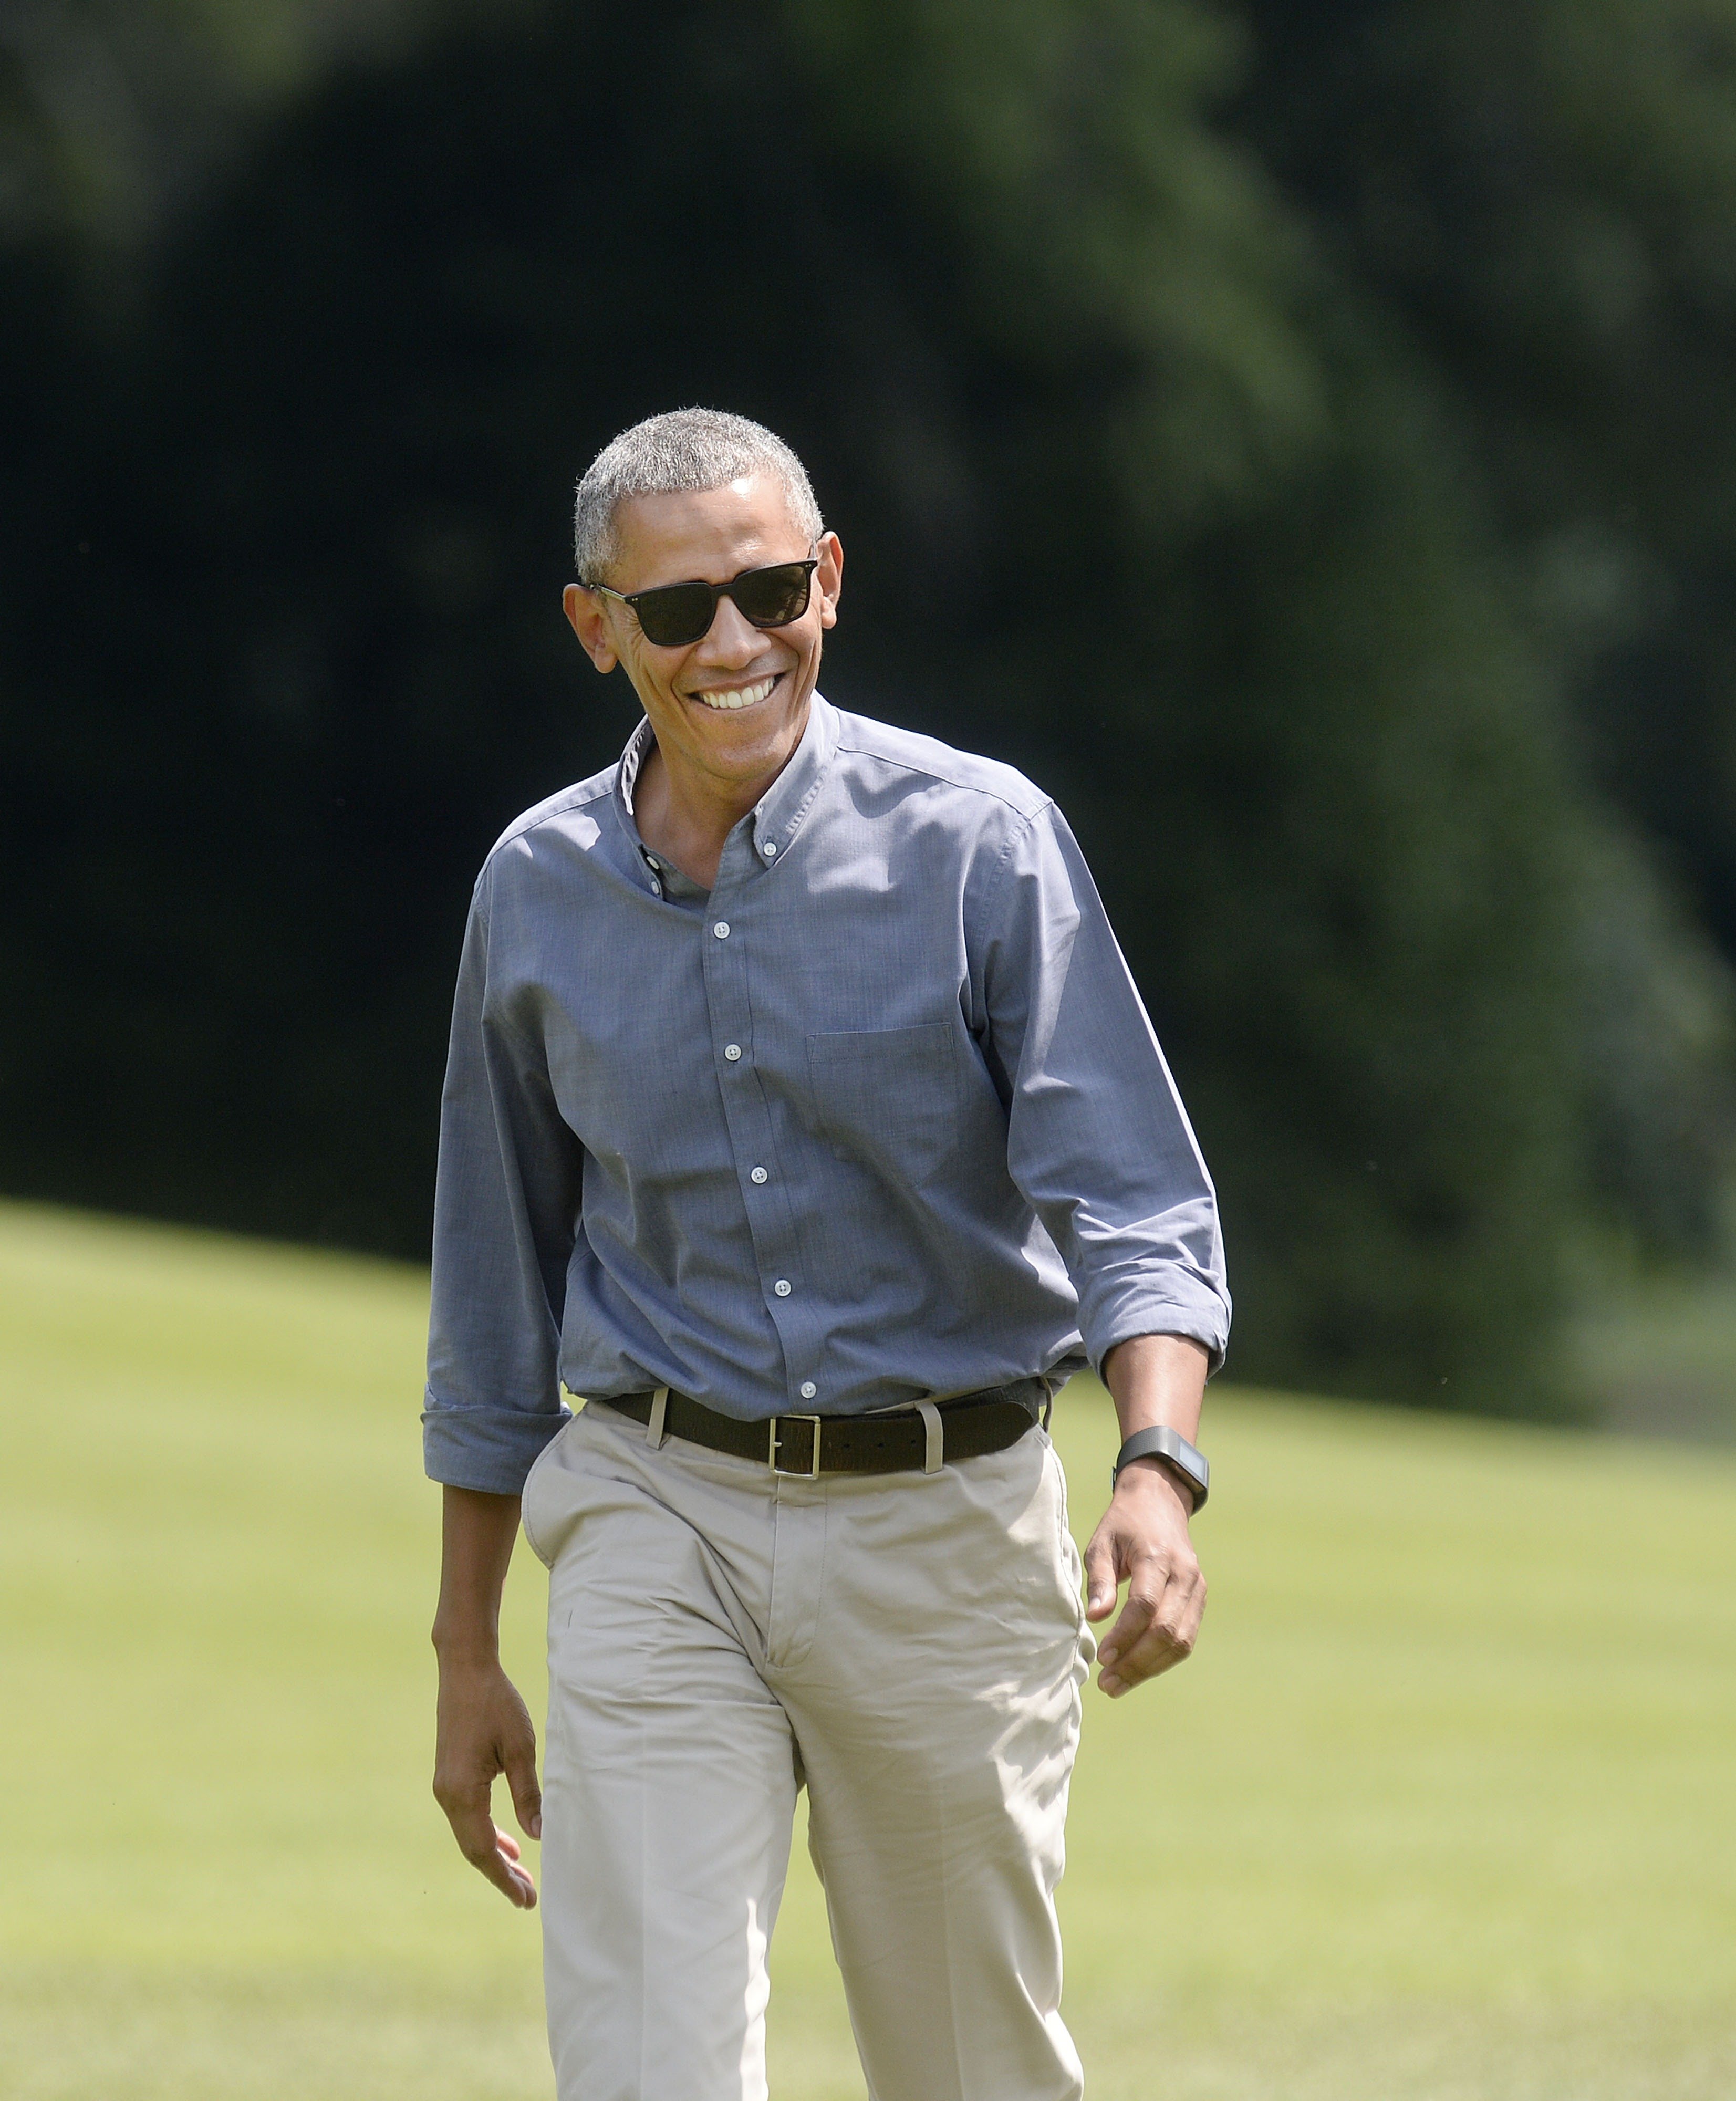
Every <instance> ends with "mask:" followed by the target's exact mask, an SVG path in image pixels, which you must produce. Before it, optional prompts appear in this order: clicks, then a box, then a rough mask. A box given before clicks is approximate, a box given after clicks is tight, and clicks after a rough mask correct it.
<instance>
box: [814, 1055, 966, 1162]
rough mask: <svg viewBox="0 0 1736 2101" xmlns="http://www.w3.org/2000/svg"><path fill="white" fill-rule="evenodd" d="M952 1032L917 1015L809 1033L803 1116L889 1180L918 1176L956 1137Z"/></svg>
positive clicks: (957, 1079)
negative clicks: (898, 1024) (893, 1022)
mask: <svg viewBox="0 0 1736 2101" xmlns="http://www.w3.org/2000/svg"><path fill="white" fill-rule="evenodd" d="M954 1034H955V1032H954V1029H953V1028H950V1026H949V1025H948V1024H946V1023H945V1022H944V1021H924V1022H919V1023H917V1024H916V1025H915V1026H914V1027H913V1028H851V1029H840V1030H835V1031H831V1032H830V1033H826V1034H825V1035H821V1036H810V1037H808V1101H807V1103H806V1104H805V1108H806V1115H805V1117H804V1121H807V1122H808V1124H809V1125H810V1126H811V1127H812V1129H813V1131H814V1134H815V1135H816V1136H817V1137H818V1138H820V1139H822V1140H824V1142H825V1143H826V1144H827V1145H829V1146H830V1148H831V1149H832V1151H833V1152H835V1154H837V1155H838V1157H839V1158H840V1159H843V1160H852V1161H860V1162H861V1163H862V1164H863V1165H864V1166H868V1167H870V1168H872V1169H874V1170H876V1171H877V1172H878V1173H879V1174H880V1175H881V1176H883V1178H885V1179H888V1180H891V1181H894V1182H919V1181H921V1180H922V1179H923V1177H924V1176H925V1175H926V1174H928V1173H929V1172H931V1171H932V1170H933V1169H935V1168H936V1167H937V1166H939V1165H940V1164H941V1162H942V1161H945V1158H946V1157H947V1156H948V1154H949V1153H950V1152H951V1150H952V1149H953V1148H954V1146H955V1145H956V1144H957V1143H958V1139H959V1121H960V1112H961V1110H962V1108H963V1074H962V1073H961V1070H960V1066H959V1046H958V1045H957V1044H956V1043H955V1042H954Z"/></svg>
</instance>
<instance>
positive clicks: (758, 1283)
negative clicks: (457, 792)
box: [423, 694, 1229, 1494]
mask: <svg viewBox="0 0 1736 2101" xmlns="http://www.w3.org/2000/svg"><path fill="white" fill-rule="evenodd" d="M648 736H649V723H644V722H641V723H640V724H639V725H637V726H636V727H635V731H634V732H633V736H632V737H631V738H630V739H629V741H628V744H627V750H626V751H625V752H623V754H622V759H621V760H620V761H618V763H617V764H616V765H615V766H614V767H612V768H610V769H609V771H608V772H606V773H603V774H599V775H596V776H593V777H592V778H591V780H589V781H584V782H582V783H580V784H579V785H578V786H577V787H575V788H572V789H569V790H565V791H564V792H563V793H562V794H559V795H556V796H552V797H551V798H548V800H547V802H545V803H541V804H538V806H536V807H535V808H534V809H533V810H531V811H529V812H525V815H524V816H522V817H520V819H519V820H517V821H516V823H515V824H514V825H511V826H509V827H508V828H507V831H506V832H505V833H503V834H502V837H501V839H500V841H499V842H498V843H497V845H496V847H495V848H494V851H493V852H491V854H490V855H489V858H488V860H487V861H486V862H485V865H484V869H483V872H482V876H481V877H480V878H479V879H478V884H477V887H476V892H475V895H474V896H473V898H472V909H471V916H470V923H469V927H468V929H467V934H466V939H465V946H464V953H463V961H462V963H461V966H460V970H459V975H458V991H457V995H456V997H455V1000H454V1012H453V1028H452V1038H451V1046H450V1050H449V1061H448V1069H447V1077H446V1085H445V1092H444V1096H443V1102H442V1122H441V1152H440V1172H439V1179H438V1189H437V1193H436V1218H435V1245H434V1275H433V1310H432V1320H431V1323H430V1331H429V1350H428V1384H427V1404H426V1409H425V1412H424V1416H423V1422H424V1425H425V1447H426V1459H427V1467H428V1471H429V1472H430V1473H431V1474H432V1475H434V1476H435V1478H436V1479H437V1480H445V1481H451V1482H454V1483H455V1484H458V1485H461V1486H465V1487H470V1488H485V1489H488V1490H489V1491H491V1492H493V1493H503V1494H511V1493H517V1492H518V1491H519V1490H520V1488H521V1487H522V1484H523V1481H524V1478H525V1474H526V1473H527V1472H528V1471H529V1466H530V1465H531V1464H532V1462H534V1459H535V1458H536V1457H537V1455H538V1453H539V1452H540V1451H541V1450H542V1447H543V1446H544V1445H545V1444H546V1443H547V1440H549V1438H550V1437H551V1436H552V1435H554V1434H555V1432H556V1431H557V1430H558V1429H559V1427H560V1424H561V1422H563V1421H564V1420H565V1417H566V1413H567V1409H566V1407H565V1403H564V1401H563V1400H562V1398H561V1392H562V1388H563V1387H565V1389H566V1390H567V1391H569V1392H570V1393H572V1394H574V1395H582V1396H587V1397H596V1398H598V1399H604V1400H606V1399H609V1398H611V1397H614V1396H621V1395H622V1394H626V1393H630V1392H638V1391H644V1390H645V1389H646V1388H647V1387H654V1386H658V1385H668V1386H671V1387H675V1388H677V1389H678V1390H679V1391H684V1392H687V1393H689V1394H692V1395H693V1396H695V1397H696V1398H697V1399H698V1400H702V1401H704V1402H705V1403H706V1404H708V1405H709V1406H711V1407H713V1408H715V1409H720V1410H722V1411H723V1412H724V1413H728V1414H733V1415H735V1416H737V1417H739V1418H744V1419H750V1420H751V1419H759V1418H764V1417H766V1416H768V1415H772V1414H775V1413H785V1412H793V1411H798V1410H799V1411H801V1412H804V1413H822V1414H851V1413H860V1412H861V1411H863V1410H866V1409H870V1408H883V1407H887V1406H888V1405H897V1404H899V1403H900V1402H901V1401H908V1400H916V1399H919V1398H921V1397H922V1396H923V1395H925V1394H928V1393H932V1392H960V1391H968V1390H970V1389H971V1388H972V1387H977V1386H991V1385H996V1384H999V1383H1001V1382H1003V1381H1005V1380H1008V1379H1012V1378H1023V1377H1026V1376H1029V1375H1031V1374H1048V1375H1052V1376H1057V1377H1058V1376H1065V1374H1066V1373H1068V1372H1069V1371H1071V1370H1073V1369H1077V1368H1078V1367H1079V1366H1081V1365H1083V1364H1084V1363H1086V1362H1087V1360H1088V1361H1091V1362H1092V1363H1096V1364H1100V1363H1101V1360H1102V1358H1103V1356H1105V1354H1106V1353H1107V1351H1109V1349H1111V1348H1113V1347H1114V1345H1115V1344H1116V1343H1117V1342H1121V1341H1123V1340H1126V1339H1127V1338H1128V1337H1129V1336H1131V1335H1133V1334H1140V1333H1145V1332H1149V1331H1150V1330H1151V1329H1152V1328H1153V1327H1154V1326H1155V1327H1157V1328H1160V1329H1164V1330H1167V1331H1169V1332H1176V1333H1181V1334H1191V1335H1193V1336H1194V1337H1196V1338H1198V1340H1199V1341H1200V1342H1202V1343H1203V1344H1204V1345H1205V1346H1206V1347H1207V1350H1208V1351H1210V1352H1211V1356H1212V1358H1213V1360H1214V1363H1216V1360H1218V1359H1219V1358H1220V1356H1221V1355H1222V1352H1223V1349H1224V1343H1225V1340H1226V1338H1227V1334H1228V1329H1229V1296H1228V1292H1227V1289H1226V1288H1225V1285H1224V1266H1223V1253H1222V1245H1221V1239H1220V1232H1219V1227H1218V1222H1217V1213H1216V1198H1215V1196H1214V1193H1213V1191H1212V1187H1211V1179H1210V1177H1209V1176H1208V1175H1207V1172H1206V1169H1205V1166H1204V1162H1203V1161H1202V1159H1201V1157H1200V1155H1199V1150H1198V1145H1197V1143H1195V1141H1194V1138H1193V1132H1192V1130H1191V1129H1190V1128H1189V1125H1188V1122H1187V1119H1186V1116H1185V1112H1184V1111H1183V1109H1182V1107H1181V1104H1180V1099H1179V1098H1178V1096H1177V1095H1176V1090H1175V1086H1174V1083H1173V1081H1172V1080H1171V1077H1170V1074H1169V1072H1168V1069H1167V1066H1166V1065H1165V1064H1164V1062H1163V1058H1162V1052H1161V1050H1159V1049H1158V1044H1157V1040H1156V1038H1155V1037H1154V1035H1153V1033H1152V1031H1151V1026H1150V1023H1149V1020H1148V1019H1147V1017H1146V1015H1145V1009H1144V1007H1143V1006H1142V1005H1141V1003H1140V998H1139V995H1138V993H1137V991H1136V989H1135V988H1134V986H1133V984H1132V981H1131V978H1130V977H1129V975H1128V974H1127V967H1126V965H1125V963H1124V962H1123V959H1122V957H1121V953H1120V950H1119V949H1118V947H1117V945H1116V943H1115V939H1114V934H1113V933H1112V931H1110V929H1109V924H1108V921H1107V919H1106V918H1105V914H1104V913H1103V909H1102V905H1101V902H1100V900H1099V899H1098V897H1097V894H1096V887H1095V886H1094V885H1093V884H1092V881H1091V878H1090V874H1089V872H1088V871H1087V869H1086V866H1085V864H1084V860H1083V856H1081V855H1080V854H1079V851H1078V846H1077V844H1076V843H1075V842H1074V839H1073V837H1072V834H1071V833H1070V832H1069V830H1068V829H1067V826H1066V824H1065V820H1064V819H1063V818H1062V816H1061V813H1060V812H1059V811H1058V810H1057V809H1056V807H1055V806H1054V804H1053V803H1052V801H1051V800H1050V798H1048V797H1047V796H1046V795H1044V794H1042V792H1041V791H1040V790H1037V789H1035V788H1034V787H1033V786H1032V785H1031V784H1030V783H1029V782H1028V781H1024V779H1023V777H1022V776H1019V775H1017V774H1016V773H1015V772H1013V771H1012V768H1010V767H1004V766H1002V765H1000V764H999V763H997V762H995V761H992V760H988V759H976V758H974V757H972V756H971V755H970V754H961V753H955V752H952V751H950V749H949V748H948V747H947V746H945V745H939V744H937V743H935V742H934V741H933V740H932V739H928V738H923V737H919V736H914V735H912V734H911V733H910V732H905V731H901V730H898V729H896V728H889V727H887V726H885V725H882V724H879V723H872V722H869V721H867V720H866V719H862V718H860V717H855V716H840V715H839V714H838V713H837V711H836V710H834V709H832V708H831V707H830V705H829V704H828V703H827V702H826V701H824V700H823V699H822V698H821V697H820V696H819V695H818V694H816V695H815V696H814V697H813V702H812V705H811V714H810V719H809V721H808V724H807V726H806V728H805V729H804V735H803V737H802V740H801V741H800V743H799V745H798V747H797V750H796V752H795V754H793V755H792V758H791V759H790V764H789V765H788V766H787V767H786V768H785V769H784V772H782V774H780V775H779V776H778V778H777V781H774V782H773V784H772V786H771V787H770V788H769V789H768V790H767V791H766V794H765V795H764V796H763V797H762V798H760V801H759V803H758V804H757V805H756V807H755V810H754V811H753V812H751V813H750V815H749V816H747V817H746V818H745V819H744V820H743V821H742V826H741V827H740V828H739V829H738V830H737V831H734V832H732V834H731V835H730V840H729V842H728V844H727V845H726V847H725V850H724V858H723V860H722V862H721V864H720V868H719V871H718V878H717V881H716V882H715V885H714V887H713V888H712V890H711V892H710V893H709V894H707V893H706V892H705V891H702V889H701V888H700V887H699V886H698V885H697V884H693V883H692V882H691V880H690V878H682V877H681V876H680V871H679V870H676V869H672V868H668V867H665V868H664V869H663V870H662V878H661V881H659V878H658V873H657V871H656V870H655V869H653V867H652V865H651V861H652V859H653V857H652V856H650V855H649V853H648V851H647V850H646V849H645V848H644V843H643V842H642V841H641V840H640V838H639V837H638V833H637V827H636V825H635V823H634V820H633V818H632V814H631V787H632V782H633V779H634V777H635V776H636V771H637V764H638V760H639V759H640V758H642V756H643V754H644V749H645V744H646V740H647V738H648ZM895 775H896V776H901V778H902V779H903V780H904V781H906V782H907V783H914V784H916V785H896V784H895V783H894V781H892V778H891V776H895ZM604 800H607V801H608V802H609V803H610V805H611V807H612V808H613V811H614V812H615V815H616V817H617V819H618V822H617V824H616V825H613V826H611V825H607V824H606V823H605V824H604V825H602V826H601V827H599V826H598V825H597V824H596V821H595V820H594V819H593V818H592V816H591V815H590V814H589V812H591V810H593V809H594V807H595V805H596V803H598V802H599V801H604ZM798 833H799V834H800V837H801V838H802V842H803V847H802V851H801V852H799V853H796V852H795V851H790V842H791V841H792V840H793V839H794V838H795V837H796V836H797V834H798ZM768 842H770V843H776V844H777V847H778V849H779V850H778V851H777V853H776V855H775V856H774V855H771V854H768V853H767V852H766V851H765V848H766V845H767V843H768ZM507 846H511V847H514V848H515V849H516V851H513V852H512V853H511V854H510V855H507V854H504V853H503V851H502V849H503V847H507Z"/></svg>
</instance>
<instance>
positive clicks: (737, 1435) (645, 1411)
mask: <svg viewBox="0 0 1736 2101" xmlns="http://www.w3.org/2000/svg"><path fill="white" fill-rule="evenodd" d="M659 1399H661V1400H662V1404H663V1407H662V1418H661V1420H658V1400H659ZM602 1404H603V1406H604V1407H605V1408H613V1409H618V1411H619V1413H622V1415H626V1416H631V1418H632V1419H633V1421H634V1422H643V1423H644V1424H645V1425H646V1426H648V1427H649V1428H650V1429H651V1430H652V1431H653V1442H654V1443H656V1444H662V1441H663V1438H664V1437H665V1436H671V1437H680V1438H684V1439H685V1440H686V1441H687V1442H688V1443H689V1444H703V1445H704V1446H705V1447H706V1449H707V1450H709V1451H712V1452H732V1453H734V1454H735V1456H736V1457H737V1458H738V1459H757V1460H758V1461H759V1462H760V1464H761V1465H762V1466H769V1467H770V1468H771V1469H772V1471H773V1473H777V1474H800V1475H805V1476H806V1477H807V1478H808V1480H817V1479H818V1478H819V1476H820V1475H821V1474H905V1473H914V1472H915V1471H917V1470H918V1469H919V1468H920V1469H921V1470H922V1471H923V1472H924V1473H929V1474H932V1473H937V1472H938V1471H940V1469H941V1466H943V1465H944V1464H945V1462H946V1461H947V1460H948V1459H974V1458H977V1457H980V1456H981V1454H982V1453H985V1452H1003V1451H1005V1450H1006V1449H1007V1446H1008V1445H1009V1444H1017V1442H1018V1441H1019V1440H1020V1439H1021V1437H1022V1436H1023V1435H1025V1431H1028V1430H1029V1429H1030V1427H1031V1426H1032V1425H1033V1424H1034V1423H1035V1422H1037V1421H1038V1419H1039V1418H1041V1419H1043V1421H1045V1422H1046V1421H1047V1418H1048V1404H1049V1389H1048V1385H1047V1382H1046V1381H1044V1380H1043V1379H1040V1378H1028V1379H1016V1380H1014V1381H1013V1382H1012V1384H1011V1385H1010V1386H992V1387H984V1388H983V1389H982V1390H981V1391H980V1392H977V1393H965V1394H958V1395H955V1396H953V1398H951V1399H950V1400H944V1401H932V1400H923V1401H917V1402H915V1403H914V1404H912V1405H911V1406H910V1408H907V1409H896V1410H888V1412H887V1413H884V1414H878V1415H773V1416H771V1417H768V1418H761V1419H760V1420H759V1422H742V1420H741V1419H740V1418H739V1417H737V1416H733V1415H720V1414H719V1413H718V1412H717V1410H716V1409H715V1408H707V1407H706V1405H705V1404H704V1403H703V1402H702V1401H697V1400H689V1398H688V1396H686V1395H685V1394H684V1393H676V1392H674V1391H672V1390H671V1389H669V1388H666V1387H665V1388H660V1389H659V1390H658V1392H656V1393H623V1394H615V1395H611V1396H607V1397H606V1398H604V1399H603V1403H602Z"/></svg>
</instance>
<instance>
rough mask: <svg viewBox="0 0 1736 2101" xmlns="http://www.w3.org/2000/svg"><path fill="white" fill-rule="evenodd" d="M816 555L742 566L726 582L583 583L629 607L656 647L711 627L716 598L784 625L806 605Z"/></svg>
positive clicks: (673, 645)
mask: <svg viewBox="0 0 1736 2101" xmlns="http://www.w3.org/2000/svg"><path fill="white" fill-rule="evenodd" d="M819 566H820V564H819V560H818V559H817V557H816V558H814V559H813V560H808V561H805V562H774V563H773V564H772V566H771V567H770V568H766V569H743V570H742V573H741V575H740V576H738V577H732V578H731V579H730V581H729V582H728V583H726V584H702V583H691V584H659V585H658V587H657V589H656V590H642V591H618V590H610V589H609V586H608V585H607V584H587V585H586V586H585V588H586V590H594V591H601V593H602V594H603V595H604V598H618V599H620V601H621V603H622V604H623V605H630V606H631V607H632V608H633V613H634V617H635V618H636V619H637V621H638V622H639V625H640V630H641V631H642V632H643V634H644V638H645V639H646V641H647V642H654V643H655V644H657V646H658V648H659V649H684V648H687V646H688V644H689V643H693V642H697V641H698V640H699V639H700V637H701V636H702V635H707V634H709V633H710V632H711V622H712V621H714V620H715V619H716V617H717V601H718V600H719V599H720V598H727V599H729V600H730V601H731V603H732V604H733V605H734V606H735V608H736V610H737V612H738V613H740V614H741V616H742V619H743V620H746V621H750V622H751V624H752V625H753V626H755V627H787V626H789V625H790V621H792V620H799V619H800V618H801V617H802V615H803V614H804V613H806V612H807V610H808V598H809V595H810V594H811V593H812V591H813V573H814V571H815V570H816V569H817V568H819Z"/></svg>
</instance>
